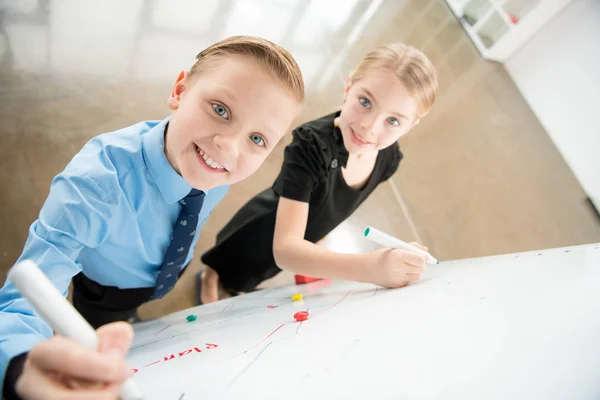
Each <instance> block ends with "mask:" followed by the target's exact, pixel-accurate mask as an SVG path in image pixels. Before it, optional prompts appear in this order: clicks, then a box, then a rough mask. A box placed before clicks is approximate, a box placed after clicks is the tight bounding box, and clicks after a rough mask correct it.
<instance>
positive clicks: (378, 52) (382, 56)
mask: <svg viewBox="0 0 600 400" xmlns="http://www.w3.org/2000/svg"><path fill="white" fill-rule="evenodd" d="M374 69H379V70H391V71H393V72H394V73H395V74H396V76H397V77H398V79H399V80H400V82H401V83H402V85H404V87H406V89H407V90H408V92H409V93H410V95H411V96H412V97H414V98H415V100H416V101H417V106H418V110H419V117H422V116H424V115H425V114H427V112H428V111H429V110H430V109H431V107H432V106H433V102H434V101H435V96H436V94H437V90H438V79H437V72H436V70H435V68H434V67H433V64H432V63H431V61H429V59H428V58H427V56H426V55H425V54H423V52H422V51H421V50H418V49H415V48H414V47H411V46H407V45H405V44H402V43H392V44H386V45H383V46H379V47H377V48H376V49H375V50H373V51H371V52H370V53H369V54H367V55H366V56H365V58H364V59H363V60H362V61H361V62H360V64H358V67H356V69H355V70H354V72H352V74H351V75H350V83H351V84H352V83H354V82H355V81H357V80H359V79H361V78H362V77H364V76H365V75H366V74H367V73H368V72H369V71H371V70H374Z"/></svg>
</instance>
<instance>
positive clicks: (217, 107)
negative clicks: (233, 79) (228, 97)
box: [212, 103, 229, 119]
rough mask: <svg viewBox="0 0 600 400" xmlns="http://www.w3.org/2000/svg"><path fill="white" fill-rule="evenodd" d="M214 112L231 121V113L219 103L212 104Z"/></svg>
mask: <svg viewBox="0 0 600 400" xmlns="http://www.w3.org/2000/svg"><path fill="white" fill-rule="evenodd" d="M212 107H213V110H215V112H216V113H217V115H218V116H220V117H223V118H225V119H229V113H228V112H227V109H226V108H225V107H224V106H222V105H221V104H219V103H213V104H212Z"/></svg>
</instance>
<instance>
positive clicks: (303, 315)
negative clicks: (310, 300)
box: [294, 311, 308, 322]
mask: <svg viewBox="0 0 600 400" xmlns="http://www.w3.org/2000/svg"><path fill="white" fill-rule="evenodd" d="M294 319H295V320H296V321H298V322H302V321H306V320H307V319H308V311H298V312H297V313H296V314H294Z"/></svg>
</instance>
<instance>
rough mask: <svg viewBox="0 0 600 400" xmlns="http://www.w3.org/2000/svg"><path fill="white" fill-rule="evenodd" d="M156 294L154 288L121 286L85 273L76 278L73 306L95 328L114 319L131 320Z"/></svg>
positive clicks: (74, 280) (74, 278)
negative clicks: (103, 281) (107, 284)
mask: <svg viewBox="0 0 600 400" xmlns="http://www.w3.org/2000/svg"><path fill="white" fill-rule="evenodd" d="M153 294H154V288H153V287H149V288H137V289H119V288H118V287H115V286H104V285H101V284H99V283H97V282H94V281H93V280H91V279H89V278H88V277H86V276H85V275H83V272H80V273H79V274H77V275H75V277H73V305H74V306H75V308H76V309H77V311H79V313H80V314H81V315H82V316H83V318H85V319H86V320H87V321H88V322H89V323H90V325H92V326H93V327H94V328H98V327H100V326H102V325H106V324H108V323H110V322H115V321H127V320H128V319H129V318H131V317H133V315H134V314H135V311H136V310H137V308H138V307H139V306H141V305H142V304H144V303H145V302H147V301H149V300H150V299H151V298H152V295H153Z"/></svg>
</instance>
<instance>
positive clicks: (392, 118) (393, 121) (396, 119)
mask: <svg viewBox="0 0 600 400" xmlns="http://www.w3.org/2000/svg"><path fill="white" fill-rule="evenodd" d="M388 122H389V123H390V124H391V125H392V126H398V125H400V121H398V118H394V117H389V118H388Z"/></svg>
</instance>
